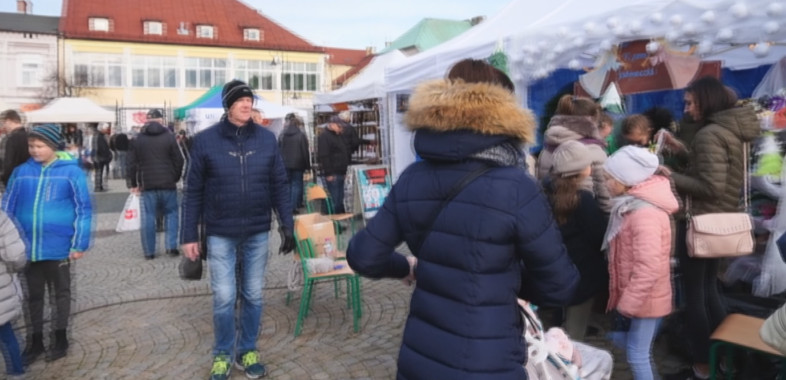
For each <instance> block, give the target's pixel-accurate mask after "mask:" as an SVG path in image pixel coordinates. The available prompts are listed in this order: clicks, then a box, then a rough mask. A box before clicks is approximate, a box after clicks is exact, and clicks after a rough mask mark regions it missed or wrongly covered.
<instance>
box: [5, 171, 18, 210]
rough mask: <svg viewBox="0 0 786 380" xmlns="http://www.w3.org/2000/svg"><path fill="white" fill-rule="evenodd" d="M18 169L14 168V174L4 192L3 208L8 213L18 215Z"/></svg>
mask: <svg viewBox="0 0 786 380" xmlns="http://www.w3.org/2000/svg"><path fill="white" fill-rule="evenodd" d="M17 173H18V170H14V172H13V174H12V175H11V176H10V178H9V179H8V184H7V186H6V189H5V192H4V193H3V204H2V208H3V211H5V212H6V213H7V214H8V215H11V216H13V215H16V203H17V198H19V193H20V191H19V184H17V183H16V176H17Z"/></svg>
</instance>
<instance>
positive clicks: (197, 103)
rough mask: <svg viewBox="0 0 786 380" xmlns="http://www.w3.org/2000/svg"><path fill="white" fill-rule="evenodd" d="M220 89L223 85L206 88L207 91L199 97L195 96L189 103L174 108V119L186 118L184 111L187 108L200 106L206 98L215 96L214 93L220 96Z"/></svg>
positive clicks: (186, 110)
mask: <svg viewBox="0 0 786 380" xmlns="http://www.w3.org/2000/svg"><path fill="white" fill-rule="evenodd" d="M222 89H223V87H222V86H220V85H219V86H213V87H212V88H210V89H209V90H207V92H205V93H204V94H202V96H200V97H199V98H197V99H196V100H194V101H193V102H191V103H190V104H188V105H186V106H183V107H180V108H175V119H176V120H183V119H185V118H186V113H187V112H188V110H190V109H192V108H196V107H200V106H202V104H203V103H205V102H207V101H208V100H210V98H212V97H214V96H216V93H218V96H221V90H222Z"/></svg>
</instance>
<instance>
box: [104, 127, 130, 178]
mask: <svg viewBox="0 0 786 380" xmlns="http://www.w3.org/2000/svg"><path fill="white" fill-rule="evenodd" d="M109 149H110V150H112V153H113V154H114V156H115V158H114V160H113V161H115V166H114V167H113V168H112V177H114V178H115V179H118V178H123V179H125V178H126V168H127V166H128V160H127V157H128V135H127V134H125V133H124V132H118V133H115V134H114V135H112V137H110V138H109Z"/></svg>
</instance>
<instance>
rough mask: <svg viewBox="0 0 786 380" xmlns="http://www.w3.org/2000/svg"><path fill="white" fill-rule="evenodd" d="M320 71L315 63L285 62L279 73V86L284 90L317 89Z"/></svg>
mask: <svg viewBox="0 0 786 380" xmlns="http://www.w3.org/2000/svg"><path fill="white" fill-rule="evenodd" d="M319 83H321V82H320V73H319V71H318V65H317V64H316V63H305V62H285V63H284V69H283V72H282V73H281V88H282V89H283V90H285V91H309V92H314V91H318V90H319Z"/></svg>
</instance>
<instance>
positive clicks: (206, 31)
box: [196, 25, 216, 40]
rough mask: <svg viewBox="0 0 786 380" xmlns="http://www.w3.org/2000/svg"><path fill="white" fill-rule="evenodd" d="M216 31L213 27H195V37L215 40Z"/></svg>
mask: <svg viewBox="0 0 786 380" xmlns="http://www.w3.org/2000/svg"><path fill="white" fill-rule="evenodd" d="M215 35H216V31H215V28H214V27H213V25H197V27H196V37H197V38H207V39H211V40H212V39H213V38H215Z"/></svg>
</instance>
